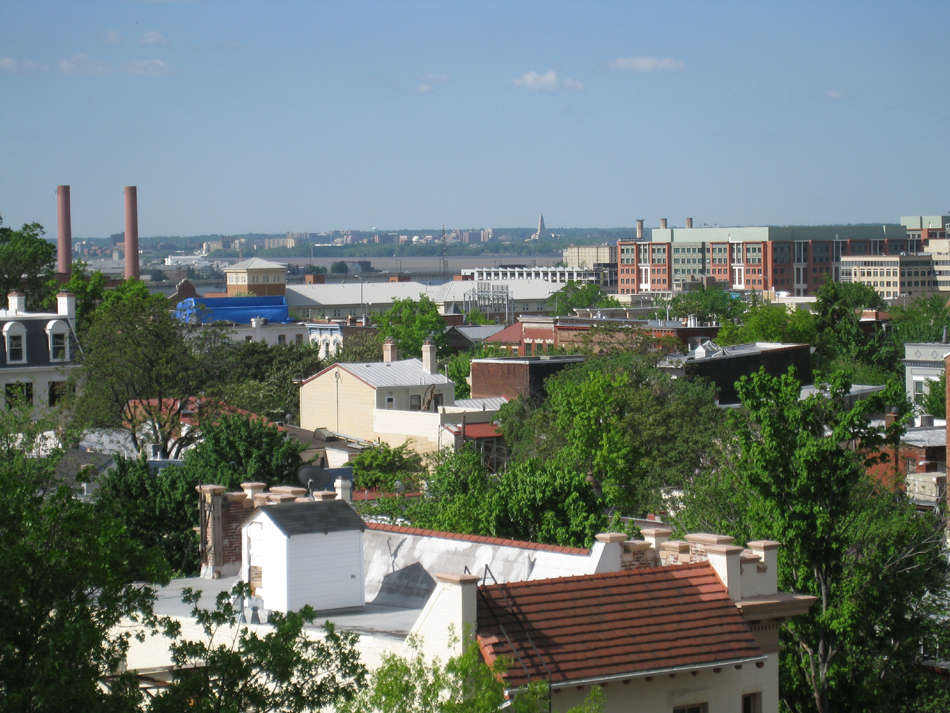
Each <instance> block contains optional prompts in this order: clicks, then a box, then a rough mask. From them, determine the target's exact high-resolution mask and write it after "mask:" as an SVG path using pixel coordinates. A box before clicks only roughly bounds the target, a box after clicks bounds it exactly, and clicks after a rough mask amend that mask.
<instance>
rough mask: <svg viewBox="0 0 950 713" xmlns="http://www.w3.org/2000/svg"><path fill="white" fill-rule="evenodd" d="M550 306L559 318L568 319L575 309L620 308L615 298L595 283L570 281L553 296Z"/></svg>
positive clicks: (549, 301) (549, 302)
mask: <svg viewBox="0 0 950 713" xmlns="http://www.w3.org/2000/svg"><path fill="white" fill-rule="evenodd" d="M548 305H549V306H550V307H551V309H552V310H553V312H554V314H555V315H556V316H558V317H566V316H567V315H570V314H571V313H572V312H573V311H574V310H575V309H585V308H590V307H620V306H621V305H620V303H619V302H618V301H617V299H616V298H615V297H611V296H610V295H608V294H607V293H606V292H604V291H603V289H601V287H600V285H595V284H594V283H593V282H588V283H584V284H581V283H579V282H574V281H573V280H569V281H568V283H567V284H566V285H564V287H562V288H561V289H560V290H558V291H557V292H555V293H554V294H553V295H551V297H550V299H549V300H548Z"/></svg>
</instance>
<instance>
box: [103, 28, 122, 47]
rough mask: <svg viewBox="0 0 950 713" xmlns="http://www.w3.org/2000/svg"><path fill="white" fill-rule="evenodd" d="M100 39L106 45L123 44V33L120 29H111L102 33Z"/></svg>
mask: <svg viewBox="0 0 950 713" xmlns="http://www.w3.org/2000/svg"><path fill="white" fill-rule="evenodd" d="M99 41H100V42H102V44H104V45H121V44H122V35H120V34H119V32H118V30H110V31H109V32H106V33H105V34H104V35H102V36H101V37H100V38H99Z"/></svg>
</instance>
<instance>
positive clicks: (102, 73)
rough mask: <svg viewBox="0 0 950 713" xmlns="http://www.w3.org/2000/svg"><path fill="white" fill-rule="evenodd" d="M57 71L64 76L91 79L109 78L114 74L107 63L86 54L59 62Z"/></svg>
mask: <svg viewBox="0 0 950 713" xmlns="http://www.w3.org/2000/svg"><path fill="white" fill-rule="evenodd" d="M56 70H57V71H59V72H61V73H63V74H83V75H87V76H91V77H107V76H109V75H110V74H112V68H111V67H110V66H109V65H108V64H107V63H106V62H103V61H102V60H100V59H95V58H94V57H90V56H89V55H86V54H77V55H74V56H73V57H71V58H70V59H61V60H59V62H57V64H56Z"/></svg>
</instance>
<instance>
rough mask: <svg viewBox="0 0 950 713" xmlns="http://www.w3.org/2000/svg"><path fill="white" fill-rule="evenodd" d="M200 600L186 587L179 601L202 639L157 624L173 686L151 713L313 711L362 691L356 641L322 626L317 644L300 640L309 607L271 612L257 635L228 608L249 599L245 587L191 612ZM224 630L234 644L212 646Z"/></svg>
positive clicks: (311, 618)
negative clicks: (168, 654) (162, 629)
mask: <svg viewBox="0 0 950 713" xmlns="http://www.w3.org/2000/svg"><path fill="white" fill-rule="evenodd" d="M200 595H201V592H200V591H195V590H191V589H186V590H185V592H184V593H183V596H182V599H183V601H184V602H185V603H186V604H191V605H192V610H191V615H192V617H193V618H194V619H195V620H196V621H197V622H198V624H199V626H200V627H201V629H202V631H203V632H204V638H203V639H199V640H188V639H184V638H182V636H181V627H180V626H179V625H178V622H177V621H173V620H170V619H167V620H165V632H166V635H167V636H169V637H170V638H171V639H172V641H171V645H170V649H171V653H172V661H173V664H174V666H175V680H174V682H173V683H172V684H171V685H170V686H168V687H167V688H166V689H165V690H163V691H162V692H161V693H160V694H159V695H157V696H156V697H155V698H154V699H153V700H152V701H151V702H150V706H149V711H151V713H166V712H167V713H178V712H179V711H186V710H187V711H198V712H201V711H207V712H208V713H217V712H218V711H242V712H244V711H246V712H247V713H267V712H270V711H273V712H274V713H303V712H304V711H314V712H317V711H321V710H326V709H327V708H330V707H332V708H337V707H338V706H340V705H342V704H344V703H345V702H346V701H349V700H352V699H353V698H355V697H356V695H357V693H358V692H359V691H360V690H361V689H362V687H363V685H364V683H365V680H366V667H365V666H364V665H363V664H362V662H361V661H360V657H359V651H358V650H357V649H356V643H357V640H358V638H359V637H358V636H357V635H356V634H353V633H351V632H339V631H337V630H336V629H335V628H334V626H333V625H332V624H331V623H329V622H327V623H325V624H324V626H323V632H324V636H323V637H322V638H321V639H319V640H314V639H312V638H310V637H308V636H307V633H306V631H305V629H304V627H305V626H306V625H308V624H309V625H311V626H312V625H313V624H314V623H315V620H316V612H314V610H313V609H312V608H311V607H304V608H303V609H301V610H300V611H299V612H292V613H289V614H282V613H281V612H271V615H270V619H269V621H268V623H269V624H270V630H269V631H267V633H264V634H263V635H261V634H259V633H257V632H256V631H252V630H251V629H249V628H248V627H246V626H242V625H241V624H240V623H239V619H240V615H241V609H240V607H238V606H235V603H236V602H242V601H244V600H245V598H246V597H248V596H249V595H250V591H249V588H248V587H247V585H246V584H244V583H242V582H238V583H237V584H236V585H235V586H234V588H233V589H232V591H231V592H230V594H229V593H227V592H221V593H219V594H218V596H217V599H216V603H215V608H214V609H213V610H206V609H203V608H202V607H201V606H199V602H200ZM231 629H236V634H235V639H236V640H234V641H231V640H228V641H225V642H223V643H221V642H220V638H219V639H218V642H217V643H216V641H215V636H216V634H218V633H219V632H220V631H227V630H231Z"/></svg>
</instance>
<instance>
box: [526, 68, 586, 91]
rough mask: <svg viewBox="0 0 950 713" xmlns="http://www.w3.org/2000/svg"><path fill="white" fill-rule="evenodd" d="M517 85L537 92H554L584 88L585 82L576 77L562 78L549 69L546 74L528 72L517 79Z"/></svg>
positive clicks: (581, 89)
mask: <svg viewBox="0 0 950 713" xmlns="http://www.w3.org/2000/svg"><path fill="white" fill-rule="evenodd" d="M515 86H516V87H521V88H523V89H530V90H532V91H535V92H553V91H555V90H557V89H574V90H575V91H583V90H584V85H583V84H581V83H580V82H578V81H576V80H574V79H566V78H565V79H560V78H559V77H558V76H557V72H555V71H554V70H553V69H549V70H548V71H547V72H545V73H544V74H538V73H537V72H526V73H524V74H522V75H521V76H520V77H518V78H517V79H516V80H515Z"/></svg>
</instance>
